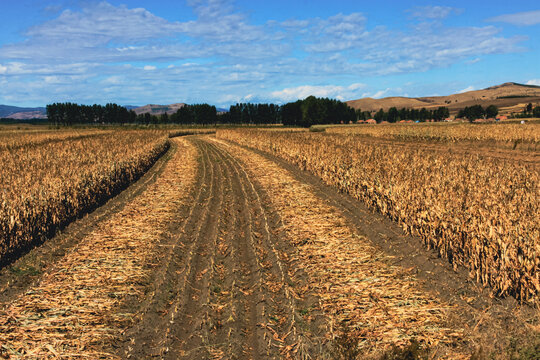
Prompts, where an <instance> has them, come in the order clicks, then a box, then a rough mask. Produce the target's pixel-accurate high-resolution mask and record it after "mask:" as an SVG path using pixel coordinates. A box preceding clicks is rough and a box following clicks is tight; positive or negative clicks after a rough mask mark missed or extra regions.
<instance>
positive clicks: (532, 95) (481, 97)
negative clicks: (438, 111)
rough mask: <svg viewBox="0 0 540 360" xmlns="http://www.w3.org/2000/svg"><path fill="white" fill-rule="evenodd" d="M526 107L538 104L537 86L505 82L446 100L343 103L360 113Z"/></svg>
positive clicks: (444, 97) (506, 110)
mask: <svg viewBox="0 0 540 360" xmlns="http://www.w3.org/2000/svg"><path fill="white" fill-rule="evenodd" d="M528 103H533V104H540V86H535V85H523V84H518V83H514V82H508V83H504V84H501V85H497V86H492V87H489V88H487V89H483V90H475V91H467V92H463V93H459V94H453V95H448V96H428V97H418V98H408V97H387V98H383V99H372V98H363V99H358V100H351V101H347V104H349V106H350V107H352V108H355V109H361V110H363V111H377V110H379V109H384V110H388V109H389V108H391V107H396V108H398V109H400V108H409V109H411V108H412V109H421V108H423V107H425V108H426V109H433V108H437V107H439V106H446V107H448V108H449V109H450V112H452V113H457V112H458V111H459V110H461V109H463V108H464V107H466V106H471V105H477V104H479V105H482V106H484V107H485V106H488V105H492V104H493V105H496V106H498V107H499V109H500V110H501V113H510V112H518V111H521V110H522V108H523V107H524V106H526V104H528Z"/></svg>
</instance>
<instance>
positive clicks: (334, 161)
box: [217, 130, 540, 303]
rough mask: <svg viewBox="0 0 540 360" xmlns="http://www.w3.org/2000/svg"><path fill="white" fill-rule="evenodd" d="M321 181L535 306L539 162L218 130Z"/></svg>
mask: <svg viewBox="0 0 540 360" xmlns="http://www.w3.org/2000/svg"><path fill="white" fill-rule="evenodd" d="M217 136H218V137H219V138H222V139H226V140H231V141H233V142H236V143H238V144H241V145H246V146H249V147H252V148H255V149H259V150H263V151H267V152H269V153H271V154H274V155H276V156H278V157H281V158H284V159H285V160H287V161H290V162H292V163H295V164H297V165H299V166H300V168H302V169H306V170H309V171H311V172H312V173H314V174H316V175H318V176H320V177H321V178H322V179H323V181H325V182H326V183H328V184H330V185H333V186H336V187H337V188H338V189H339V190H340V191H343V192H346V193H349V194H350V195H352V196H353V197H355V198H357V199H360V200H362V201H363V202H365V203H366V204H367V205H368V206H370V207H371V208H374V209H376V210H378V211H380V212H381V213H383V214H385V215H388V216H389V217H390V218H392V219H394V220H396V221H398V222H399V223H400V224H401V225H402V227H403V229H404V230H405V231H407V232H412V233H416V234H419V235H420V236H421V237H422V239H423V240H424V242H425V244H426V245H427V246H428V248H435V249H436V250H438V251H439V253H440V254H441V255H442V256H443V257H446V258H447V259H448V260H449V261H450V262H451V263H452V264H454V265H455V266H458V265H464V266H466V267H467V268H468V269H469V270H470V273H471V275H472V276H473V277H474V278H476V280H477V281H479V282H481V283H482V284H484V285H490V286H492V288H493V289H494V291H495V292H496V293H497V294H498V295H502V296H504V295H514V296H516V297H517V298H519V299H521V300H522V301H528V302H531V303H537V301H538V293H539V292H540V282H539V281H540V274H539V266H540V243H539V236H540V224H539V223H538V217H537V216H538V213H539V212H540V209H539V206H540V204H539V200H538V194H539V193H540V191H539V190H540V188H539V186H540V182H539V179H540V177H539V172H538V163H537V162H528V163H525V162H523V163H521V162H519V161H511V160H509V159H500V158H490V157H487V156H486V157H484V156H482V155H481V154H474V155H472V156H471V155H470V154H459V153H456V154H448V153H446V152H440V151H430V150H429V149H422V148H421V147H420V146H418V147H414V146H411V147H409V148H407V151H401V150H402V149H401V148H400V147H396V146H394V145H392V143H387V144H379V145H378V146H374V145H373V144H370V143H369V142H366V143H364V142H363V141H362V139H361V138H359V137H354V136H344V135H337V134H329V135H325V134H313V133H305V132H294V133H293V132H272V131H257V130H223V131H219V132H218V134H217Z"/></svg>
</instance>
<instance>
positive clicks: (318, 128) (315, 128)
mask: <svg viewBox="0 0 540 360" xmlns="http://www.w3.org/2000/svg"><path fill="white" fill-rule="evenodd" d="M325 131H326V128H325V127H322V126H315V125H312V126H310V127H309V132H325Z"/></svg>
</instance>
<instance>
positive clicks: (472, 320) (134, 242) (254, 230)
mask: <svg viewBox="0 0 540 360" xmlns="http://www.w3.org/2000/svg"><path fill="white" fill-rule="evenodd" d="M173 142H174V144H173V145H174V146H173V147H172V148H171V150H170V151H169V153H168V154H167V155H166V157H165V158H164V159H162V160H160V161H159V162H158V163H157V164H156V165H155V166H154V168H153V169H152V170H151V171H150V172H149V173H148V174H147V175H146V176H145V177H143V178H142V179H141V180H140V181H139V182H137V183H136V184H134V185H133V186H132V187H130V188H129V189H128V190H126V191H125V192H124V193H122V194H121V195H119V196H118V197H117V198H115V199H113V200H111V201H110V202H109V203H107V204H106V205H105V206H104V207H102V208H100V209H98V210H96V212H94V213H93V214H91V215H90V216H88V217H87V218H85V219H81V220H79V221H77V222H76V223H74V224H72V226H70V227H68V228H67V229H66V230H65V231H64V232H63V233H62V234H61V235H59V236H57V237H56V238H54V239H51V240H50V241H49V242H46V243H45V244H44V245H42V246H41V247H40V248H36V249H34V250H33V251H31V252H30V253H29V254H27V255H25V257H23V258H21V259H20V260H19V261H17V262H15V263H14V264H12V265H10V266H9V267H6V268H4V269H2V270H1V271H0V290H1V291H2V292H1V294H0V301H1V308H2V310H1V311H0V358H2V357H3V358H9V359H43V358H51V359H53V358H104V359H127V358H130V359H152V358H156V359H279V358H314V359H318V358H352V357H353V356H357V357H358V358H368V357H374V358H376V357H379V356H381V355H382V354H383V353H385V352H387V351H390V350H391V351H396V350H395V349H394V350H392V346H393V345H397V346H401V347H403V346H407V345H408V344H409V343H410V342H411V341H412V342H414V341H418V342H419V343H420V345H421V347H424V348H426V349H427V350H426V354H429V356H430V358H452V359H465V358H469V357H470V356H471V354H473V353H475V354H477V355H478V354H480V350H479V349H480V348H483V349H484V350H483V351H484V353H485V354H489V353H491V352H498V353H499V355H501V356H503V357H501V358H504V356H506V355H505V354H507V352H506V351H508V350H507V349H508V347H509V346H510V345H509V344H514V345H515V343H516V342H518V343H519V342H520V341H521V343H526V342H527V341H529V339H531V336H534V334H537V333H538V330H539V325H538V324H539V318H538V312H537V311H536V310H535V309H531V308H528V307H520V306H519V304H517V303H516V302H515V301H513V300H512V299H505V300H498V299H493V298H491V297H490V296H489V291H488V290H486V289H479V288H477V286H476V285H475V284H474V283H473V282H471V281H469V280H468V278H467V275H466V274H464V273H461V272H454V271H453V270H452V269H451V267H450V266H446V265H445V263H444V262H443V261H441V260H440V259H438V258H437V257H436V256H435V254H434V253H430V252H428V251H425V250H423V248H422V245H421V242H420V241H419V240H418V239H415V238H414V237H411V236H407V235H404V234H403V233H402V232H401V230H400V228H399V227H398V226H397V225H396V224H393V223H392V222H390V221H388V220H386V219H385V218H383V217H381V216H379V215H377V214H373V213H372V212H370V211H369V210H367V209H366V208H365V207H364V206H363V205H362V204H360V203H358V202H356V201H354V200H352V199H350V198H348V197H347V196H345V195H342V194H339V193H337V192H336V191H334V190H333V189H331V188H329V187H327V186H325V185H323V184H322V183H321V182H320V181H319V180H318V179H317V178H315V177H313V176H311V175H310V174H308V173H304V172H301V171H299V170H298V169H297V168H295V167H294V166H292V165H290V164H287V163H285V162H283V161H280V160H278V159H276V158H273V157H271V156H269V155H266V154H263V153H259V152H256V151H253V150H250V149H245V148H242V147H239V146H237V145H234V144H231V143H225V142H222V141H218V140H215V139H214V138H212V137H210V136H198V137H188V138H183V139H180V140H179V139H174V140H173ZM531 334H532V335H531ZM512 346H513V345H512Z"/></svg>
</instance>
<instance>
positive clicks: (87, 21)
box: [0, 0, 524, 103]
mask: <svg viewBox="0 0 540 360" xmlns="http://www.w3.org/2000/svg"><path fill="white" fill-rule="evenodd" d="M82 4H83V5H82V9H81V10H64V11H62V12H60V13H58V14H57V15H51V16H56V17H54V18H53V19H52V20H50V21H46V22H43V23H41V24H39V25H36V26H34V27H32V28H30V29H29V30H28V31H26V33H25V34H26V36H27V39H25V40H24V41H20V42H16V43H11V44H7V45H3V46H1V47H0V64H1V65H0V74H1V75H2V76H1V77H9V78H10V79H9V80H10V81H9V82H8V83H9V85H8V86H7V87H3V89H0V102H1V101H2V99H5V96H8V95H9V94H17V96H19V97H20V98H21V99H33V100H31V101H33V102H38V101H43V99H49V97H48V94H53V95H56V96H57V97H53V98H52V100H54V101H55V100H61V99H65V100H73V99H78V98H80V99H81V100H80V101H82V100H85V99H88V101H92V102H99V101H101V102H108V101H117V102H122V101H125V103H141V102H143V101H145V102H150V101H160V102H165V100H166V99H170V100H171V101H172V102H179V101H187V102H189V101H194V102H200V101H208V102H215V101H223V102H225V100H223V99H224V95H223V94H227V95H226V96H227V97H228V98H229V99H231V101H242V100H243V101H247V100H249V101H256V100H260V101H270V100H278V101H287V100H288V99H292V100H294V99H297V98H302V97H306V96H309V95H312V94H313V95H316V96H328V97H335V98H342V99H350V98H357V97H359V94H358V93H357V91H358V90H360V89H363V88H364V86H363V85H362V84H353V85H351V86H339V85H322V86H321V85H318V86H315V85H304V86H298V87H294V85H298V84H321V83H336V84H342V83H353V82H357V81H358V80H357V79H359V78H362V77H366V76H367V77H369V76H380V75H387V74H401V73H412V72H423V71H427V70H430V69H433V68H441V67H446V66H449V65H451V64H454V63H458V62H463V61H466V60H467V59H479V58H480V56H482V55H486V54H504V53H510V52H516V51H521V50H522V49H521V48H520V46H519V45H520V43H521V42H522V41H523V40H524V38H522V37H507V36H503V35H502V34H501V30H500V29H498V28H496V27H494V26H479V27H459V26H446V25H443V24H442V23H440V22H436V21H435V22H432V23H423V22H420V23H418V24H413V26H403V27H402V28H401V30H395V29H388V28H385V27H382V26H370V23H369V19H368V18H367V17H366V16H365V15H364V14H362V13H350V14H337V15H333V16H329V17H326V18H308V19H291V20H287V21H284V22H278V21H272V20H269V21H268V22H266V23H264V24H256V23H255V22H253V21H252V20H251V19H250V18H249V16H248V15H247V14H244V13H242V12H241V11H238V10H237V9H236V8H235V6H234V5H232V1H228V0H190V1H188V4H189V5H190V6H192V7H193V13H194V14H195V19H193V20H191V21H184V22H181V21H170V20H167V19H164V18H161V17H159V16H156V15H155V14H152V13H151V12H149V11H148V10H146V9H142V8H135V9H131V8H129V7H127V6H124V5H122V6H114V5H111V4H109V3H107V2H100V3H92V2H82ZM417 10H418V11H419V9H417ZM422 10H423V15H422V16H423V18H424V19H440V18H442V17H443V16H448V14H450V13H455V10H454V9H452V8H446V7H429V8H422ZM418 15H420V14H418ZM415 22H416V21H415ZM434 23H436V25H433V24H434ZM406 25H407V24H406ZM381 44H383V45H384V46H383V45H381ZM471 61H474V60H471ZM183 62H184V64H182V63H183ZM172 63H173V64H178V65H177V66H174V65H169V64H172ZM140 64H152V65H146V66H143V65H140ZM181 64H182V65H181ZM158 67H159V71H152V70H157V69H158ZM118 74H122V79H121V81H120V79H119V78H115V76H118ZM82 75H85V76H87V78H86V80H85V81H81V82H73V83H72V84H67V83H66V82H68V81H69V77H67V76H82ZM44 76H49V77H50V78H49V81H53V80H54V79H55V78H54V76H59V77H61V78H57V80H59V82H58V83H56V84H54V85H53V84H52V83H50V84H48V83H47V82H46V81H44V78H43V77H44ZM15 77H19V78H18V79H15ZM104 79H105V80H104ZM328 79H331V80H328ZM116 81H118V82H119V83H115V82H116ZM103 82H105V83H106V84H105V85H107V86H109V87H108V89H109V90H110V91H111V94H114V98H109V97H105V96H104V95H103V94H101V92H100V91H97V89H100V88H101V87H102V86H103V85H104V83H103ZM107 82H108V83H107ZM28 83H31V84H34V85H32V86H25V84H28ZM179 84H182V85H185V86H179ZM291 84H294V85H291ZM118 86H122V91H121V92H119V91H118ZM156 89H159V90H156ZM269 89H270V90H269ZM280 89H281V90H280ZM113 90H114V91H113ZM150 90H151V91H150ZM272 90H274V91H272ZM364 91H365V89H364ZM382 91H383V92H384V91H386V90H382ZM246 93H251V95H253V97H250V98H249V99H246V98H245V96H246V95H245V94H246ZM44 94H46V95H44ZM144 94H152V96H155V99H145V100H141V97H142V96H144ZM385 94H386V93H381V94H374V95H379V96H383V95H385ZM111 96H112V95H111ZM171 97H173V98H171ZM92 99H93V100H92ZM223 102H222V103H223Z"/></svg>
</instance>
